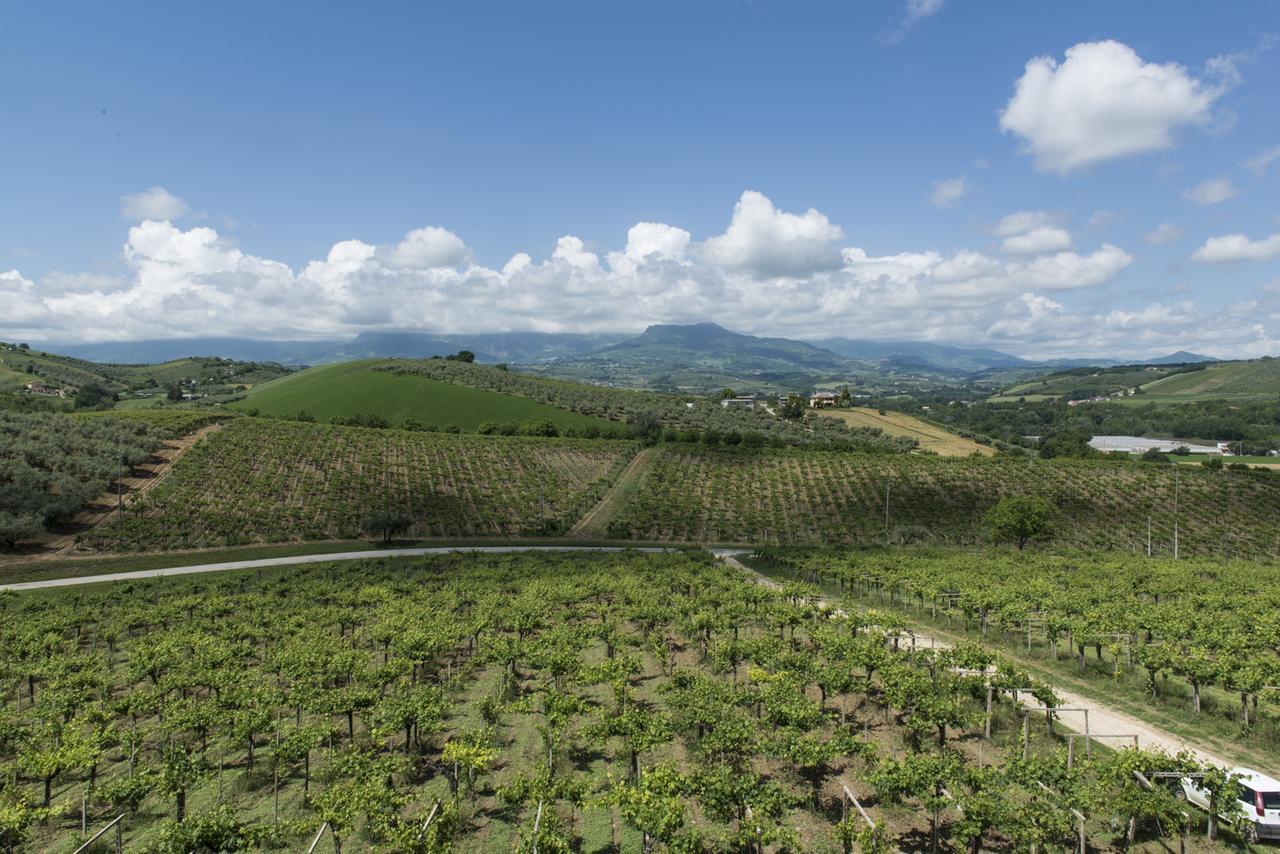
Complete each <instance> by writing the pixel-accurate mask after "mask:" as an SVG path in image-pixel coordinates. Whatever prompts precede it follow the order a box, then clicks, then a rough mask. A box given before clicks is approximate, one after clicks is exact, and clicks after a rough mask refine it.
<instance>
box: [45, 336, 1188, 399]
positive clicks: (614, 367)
mask: <svg viewBox="0 0 1280 854" xmlns="http://www.w3.org/2000/svg"><path fill="white" fill-rule="evenodd" d="M45 346H46V348H47V349H49V350H52V351H55V352H61V353H65V354H67V355H71V356H77V357H80V358H85V359H92V360H95V361H103V362H117V363H151V362H161V361H166V360H169V359H174V358H178V357H182V356H190V355H205V356H223V357H227V358H234V359H244V360H254V361H277V362H281V363H283V364H287V365H306V364H328V363H333V362H342V361H349V360H352V359H364V358H382V357H391V356H401V357H405V358H427V357H430V356H443V355H447V354H450V353H456V352H457V351H459V350H464V349H465V350H471V351H472V352H474V353H475V354H476V358H477V359H478V360H480V361H482V362H490V363H493V362H507V363H510V364H513V365H520V366H524V367H526V368H528V369H530V370H533V371H535V372H537V373H543V374H547V375H552V376H564V377H571V378H577V379H586V380H590V381H593V382H602V383H609V384H616V385H626V386H634V387H652V388H675V387H680V388H692V387H705V388H712V387H717V386H718V385H733V384H736V385H740V386H756V387H774V386H777V387H782V386H789V387H795V386H798V385H806V384H810V383H813V382H817V381H821V380H824V379H838V380H843V381H848V380H849V379H851V378H855V379H856V378H867V379H870V378H880V379H884V378H886V377H895V376H902V377H916V378H933V379H939V380H955V379H961V378H965V377H976V376H981V375H983V374H985V373H988V372H993V371H1006V370H1019V369H1027V370H1033V369H1037V368H1046V367H1082V366H1094V365H1096V366H1100V367H1105V366H1111V365H1117V364H1122V362H1120V361H1119V360H1115V359H1107V358H1099V359H1057V360H1052V361H1044V362H1037V361H1032V360H1028V359H1023V358H1020V357H1018V356H1014V355H1011V354H1009V353H1004V352H1001V351H999V350H994V349H991V348H983V347H958V346H954V345H948V344H936V343H930V342H923V341H874V340H860V339H849V338H820V339H816V340H814V341H811V342H804V341H796V340H792V339H788V338H766V337H758V336H754V335H742V334H739V333H736V332H732V331H730V330H727V329H724V328H723V327H721V326H719V325H717V324H715V323H696V324H689V325H654V326H650V327H649V328H648V329H646V330H645V331H644V332H643V333H641V334H640V335H635V336H632V335H625V334H616V335H609V334H573V333H544V332H506V333H488V334H436V333H426V332H414V331H399V332H365V333H361V334H360V335H358V336H356V337H355V338H353V339H350V340H336V339H330V340H317V341H263V340H254V339H248V338H184V339H167V340H157V341H131V342H103V343H97V344H67V345H56V344H50V345H45ZM1210 360H1211V357H1208V356H1203V355H1199V354H1195V353H1188V352H1185V351H1183V352H1178V353H1172V354H1169V355H1166V356H1162V357H1159V358H1155V359H1150V360H1147V361H1146V362H1145V364H1175V363H1181V362H1202V361H1210ZM1130 363H1131V364H1132V362H1130Z"/></svg>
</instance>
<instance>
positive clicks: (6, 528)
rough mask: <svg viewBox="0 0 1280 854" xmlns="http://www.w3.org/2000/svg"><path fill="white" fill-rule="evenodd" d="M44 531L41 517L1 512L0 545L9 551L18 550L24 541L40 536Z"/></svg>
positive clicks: (31, 514) (30, 514)
mask: <svg viewBox="0 0 1280 854" xmlns="http://www.w3.org/2000/svg"><path fill="white" fill-rule="evenodd" d="M43 530H44V525H42V524H40V517H39V516H37V515H36V514H34V513H9V512H8V511H5V510H0V545H3V546H4V547H5V548H6V549H8V550H9V551H13V550H14V549H16V548H17V547H18V543H19V542H21V541H22V540H29V539H31V538H32V537H36V536H39V534H40V532H41V531H43Z"/></svg>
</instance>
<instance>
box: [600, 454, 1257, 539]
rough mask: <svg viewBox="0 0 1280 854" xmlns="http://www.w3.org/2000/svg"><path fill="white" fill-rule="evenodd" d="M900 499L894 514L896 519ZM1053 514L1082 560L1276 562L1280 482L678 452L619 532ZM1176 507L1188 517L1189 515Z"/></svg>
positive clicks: (961, 521) (1024, 464)
mask: <svg viewBox="0 0 1280 854" xmlns="http://www.w3.org/2000/svg"><path fill="white" fill-rule="evenodd" d="M886 489H887V491H888V501H887V504H888V507H887V510H888V513H887V518H886ZM1010 495H1039V496H1043V497H1045V498H1046V499H1048V500H1050V501H1051V502H1053V504H1054V505H1055V506H1056V507H1057V512H1058V515H1059V519H1058V522H1057V525H1056V536H1055V540H1056V541H1057V542H1058V543H1059V544H1061V545H1066V546H1071V547H1076V548H1088V549H1119V550H1121V551H1130V552H1145V550H1146V544H1147V537H1148V524H1150V537H1151V543H1152V551H1153V553H1155V554H1157V555H1166V554H1171V553H1172V551H1173V541H1174V523H1175V521H1176V522H1177V525H1178V548H1179V553H1180V554H1181V555H1183V556H1189V555H1194V554H1201V555H1214V554H1216V555H1221V554H1232V555H1237V556H1253V557H1271V556H1273V555H1274V554H1275V552H1276V549H1277V548H1278V547H1280V536H1278V535H1277V533H1276V532H1277V530H1278V529H1277V525H1280V477H1276V476H1275V475H1274V474H1273V473H1272V472H1269V471H1261V470H1246V471H1209V470H1205V469H1199V470H1195V469H1188V468H1185V467H1181V466H1177V467H1175V466H1156V465H1151V464H1136V463H1129V462H1113V461H1086V460H1052V461H1050V460H1037V461H1031V460H1013V459H1001V458H995V459H979V458H962V459H954V458H953V459H939V458H936V457H924V456H912V455H905V456H903V455H893V456H890V455H874V454H847V453H829V452H796V451H788V450H763V451H758V452H745V451H742V452H733V451H715V450H707V449H703V448H699V447H696V446H688V445H683V446H682V445H669V446H664V447H663V448H662V449H661V453H660V454H658V455H657V456H656V457H655V458H654V459H653V461H652V462H651V463H650V465H649V466H648V468H647V469H646V471H645V473H644V474H643V476H642V479H641V480H640V481H639V483H638V485H637V486H636V488H635V490H634V492H633V493H632V495H631V496H630V498H629V500H628V501H627V503H626V504H625V505H624V506H623V507H622V508H621V509H620V510H619V512H618V513H617V514H616V515H615V516H614V517H613V519H612V521H611V522H610V531H611V533H612V534H613V535H614V536H619V537H634V538H637V539H646V540H676V541H684V540H690V541H696V542H742V543H755V544H760V543H850V544H858V543H862V544H865V543H884V542H886V541H888V542H913V541H928V542H936V543H950V544H967V545H971V544H978V543H981V542H983V540H984V537H985V530H984V526H983V524H982V516H983V514H984V513H985V512H986V510H987V509H988V508H990V507H991V506H992V505H993V504H995V503H996V502H997V501H998V500H999V499H1000V498H1002V497H1005V496H1010ZM1175 503H1176V506H1177V513H1176V515H1175Z"/></svg>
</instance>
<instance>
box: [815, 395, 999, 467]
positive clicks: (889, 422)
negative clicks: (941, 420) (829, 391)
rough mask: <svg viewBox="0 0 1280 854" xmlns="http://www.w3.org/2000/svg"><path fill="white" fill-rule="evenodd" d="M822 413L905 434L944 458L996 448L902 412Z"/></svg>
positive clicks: (987, 453)
mask: <svg viewBox="0 0 1280 854" xmlns="http://www.w3.org/2000/svg"><path fill="white" fill-rule="evenodd" d="M818 414H819V415H823V416H826V417H828V418H839V419H840V420H841V421H843V422H844V423H845V424H848V425H849V426H850V427H874V428H877V429H879V430H882V431H884V433H886V434H887V435H890V436H906V437H907V438H908V439H915V440H916V441H917V442H919V443H920V448H921V449H922V450H925V451H933V452H934V453H936V454H939V455H941V456H944V457H967V456H969V455H970V454H982V455H984V456H992V455H994V454H995V452H996V451H995V448H992V447H990V446H988V445H980V444H978V443H977V442H975V441H973V440H972V439H966V438H964V437H963V436H957V435H956V434H955V433H951V432H949V431H947V430H945V429H943V428H941V427H938V426H936V425H933V424H930V423H929V422H927V421H923V420H921V419H919V418H916V417H915V416H912V415H907V414H905V413H902V412H888V411H886V412H884V413H881V412H880V411H879V410H876V409H869V408H867V407H863V406H857V407H854V408H852V409H831V410H820V411H819V413H818Z"/></svg>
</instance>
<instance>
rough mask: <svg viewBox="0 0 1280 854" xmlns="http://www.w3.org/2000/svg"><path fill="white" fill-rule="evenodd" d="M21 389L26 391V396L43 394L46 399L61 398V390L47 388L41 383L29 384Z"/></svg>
mask: <svg viewBox="0 0 1280 854" xmlns="http://www.w3.org/2000/svg"><path fill="white" fill-rule="evenodd" d="M23 388H25V389H26V390H27V393H28V394H43V395H46V396H48V397H62V389H60V388H49V387H48V386H47V385H44V384H43V383H37V382H30V383H27V384H26V385H25V386H23Z"/></svg>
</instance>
